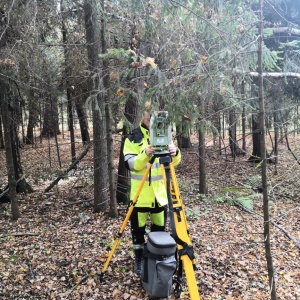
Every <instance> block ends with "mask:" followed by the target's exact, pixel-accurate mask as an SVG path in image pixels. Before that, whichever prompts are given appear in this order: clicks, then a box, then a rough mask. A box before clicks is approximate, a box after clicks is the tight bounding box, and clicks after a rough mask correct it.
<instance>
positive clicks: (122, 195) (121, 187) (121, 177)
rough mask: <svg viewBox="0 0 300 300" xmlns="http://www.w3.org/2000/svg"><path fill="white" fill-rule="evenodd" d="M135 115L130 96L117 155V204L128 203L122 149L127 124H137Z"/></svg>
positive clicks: (126, 177)
mask: <svg viewBox="0 0 300 300" xmlns="http://www.w3.org/2000/svg"><path fill="white" fill-rule="evenodd" d="M137 115H138V101H137V99H136V98H134V97H132V96H130V97H129V98H128V100H127V102H126V104H125V113H124V116H125V118H126V120H125V121H124V125H123V134H122V141H121V149H120V155H119V167H118V182H117V193H116V197H117V201H118V203H124V204H127V203H128V201H129V188H130V182H129V172H128V170H127V169H126V168H125V164H124V155H123V148H124V142H125V139H126V137H127V135H128V134H129V133H130V128H128V123H129V124H131V126H133V124H136V123H137V119H138V118H137Z"/></svg>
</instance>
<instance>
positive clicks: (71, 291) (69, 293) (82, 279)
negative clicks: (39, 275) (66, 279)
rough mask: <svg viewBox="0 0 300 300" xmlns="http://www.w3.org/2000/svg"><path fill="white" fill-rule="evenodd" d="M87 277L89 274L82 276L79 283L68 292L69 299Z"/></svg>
mask: <svg viewBox="0 0 300 300" xmlns="http://www.w3.org/2000/svg"><path fill="white" fill-rule="evenodd" d="M87 278H88V275H85V276H84V277H82V278H81V280H80V281H79V282H78V283H76V284H75V285H74V286H73V287H72V288H71V289H70V290H69V291H68V292H67V293H66V298H65V299H67V298H68V297H69V296H70V295H71V294H72V293H73V291H74V290H75V289H76V288H77V287H78V286H79V285H80V284H81V283H82V282H84V281H85V280H87Z"/></svg>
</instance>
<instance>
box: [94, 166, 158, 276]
mask: <svg viewBox="0 0 300 300" xmlns="http://www.w3.org/2000/svg"><path fill="white" fill-rule="evenodd" d="M151 167H152V163H151V162H150V163H149V164H148V166H147V170H146V172H145V174H144V176H143V178H142V181H141V183H140V185H139V187H138V190H137V192H136V194H135V195H134V197H133V199H132V201H131V205H130V206H129V209H128V212H127V214H126V217H125V219H124V221H123V223H122V226H121V228H120V231H119V233H118V237H117V238H116V239H115V241H114V244H113V246H112V247H111V250H110V252H109V255H108V257H107V259H106V262H105V264H104V266H103V268H102V270H101V273H100V274H99V276H100V280H101V279H102V277H103V274H104V272H105V271H106V270H107V267H108V265H109V263H110V261H111V258H112V256H113V254H114V252H115V250H116V248H117V246H118V244H119V242H120V239H121V236H122V234H123V232H124V230H125V228H126V225H127V222H128V220H129V218H130V216H131V214H132V211H133V208H134V206H135V204H136V202H137V199H138V197H139V195H140V193H141V190H142V188H143V186H144V183H145V181H146V179H147V176H148V174H149V171H150V169H151Z"/></svg>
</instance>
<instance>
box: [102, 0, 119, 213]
mask: <svg viewBox="0 0 300 300" xmlns="http://www.w3.org/2000/svg"><path fill="white" fill-rule="evenodd" d="M101 8H102V16H101V30H100V34H101V48H102V49H101V52H102V53H106V52H107V45H106V36H105V32H106V21H105V18H104V12H105V7H104V0H102V1H101ZM103 75H104V76H103V89H104V97H105V118H106V120H105V125H106V132H107V136H106V141H107V163H108V178H109V199H110V202H109V215H110V217H113V218H116V217H117V216H118V210H117V200H116V189H115V171H114V170H115V167H114V157H113V138H112V122H111V120H112V115H111V111H110V94H109V71H108V61H107V60H103Z"/></svg>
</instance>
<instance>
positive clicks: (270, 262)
mask: <svg viewBox="0 0 300 300" xmlns="http://www.w3.org/2000/svg"><path fill="white" fill-rule="evenodd" d="M259 7H260V10H259V13H260V26H259V39H258V73H259V75H260V76H259V85H258V87H259V95H258V99H259V131H260V146H261V160H262V164H261V179H262V187H263V211H264V242H265V251H266V260H267V267H268V275H269V285H270V289H271V299H272V300H276V299H277V296H276V284H275V272H274V267H273V259H272V252H271V239H270V215H269V199H268V182H267V156H266V141H265V103H264V95H263V87H264V84H263V75H262V74H263V64H262V53H263V52H262V51H263V46H262V43H263V0H260V1H259Z"/></svg>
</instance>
